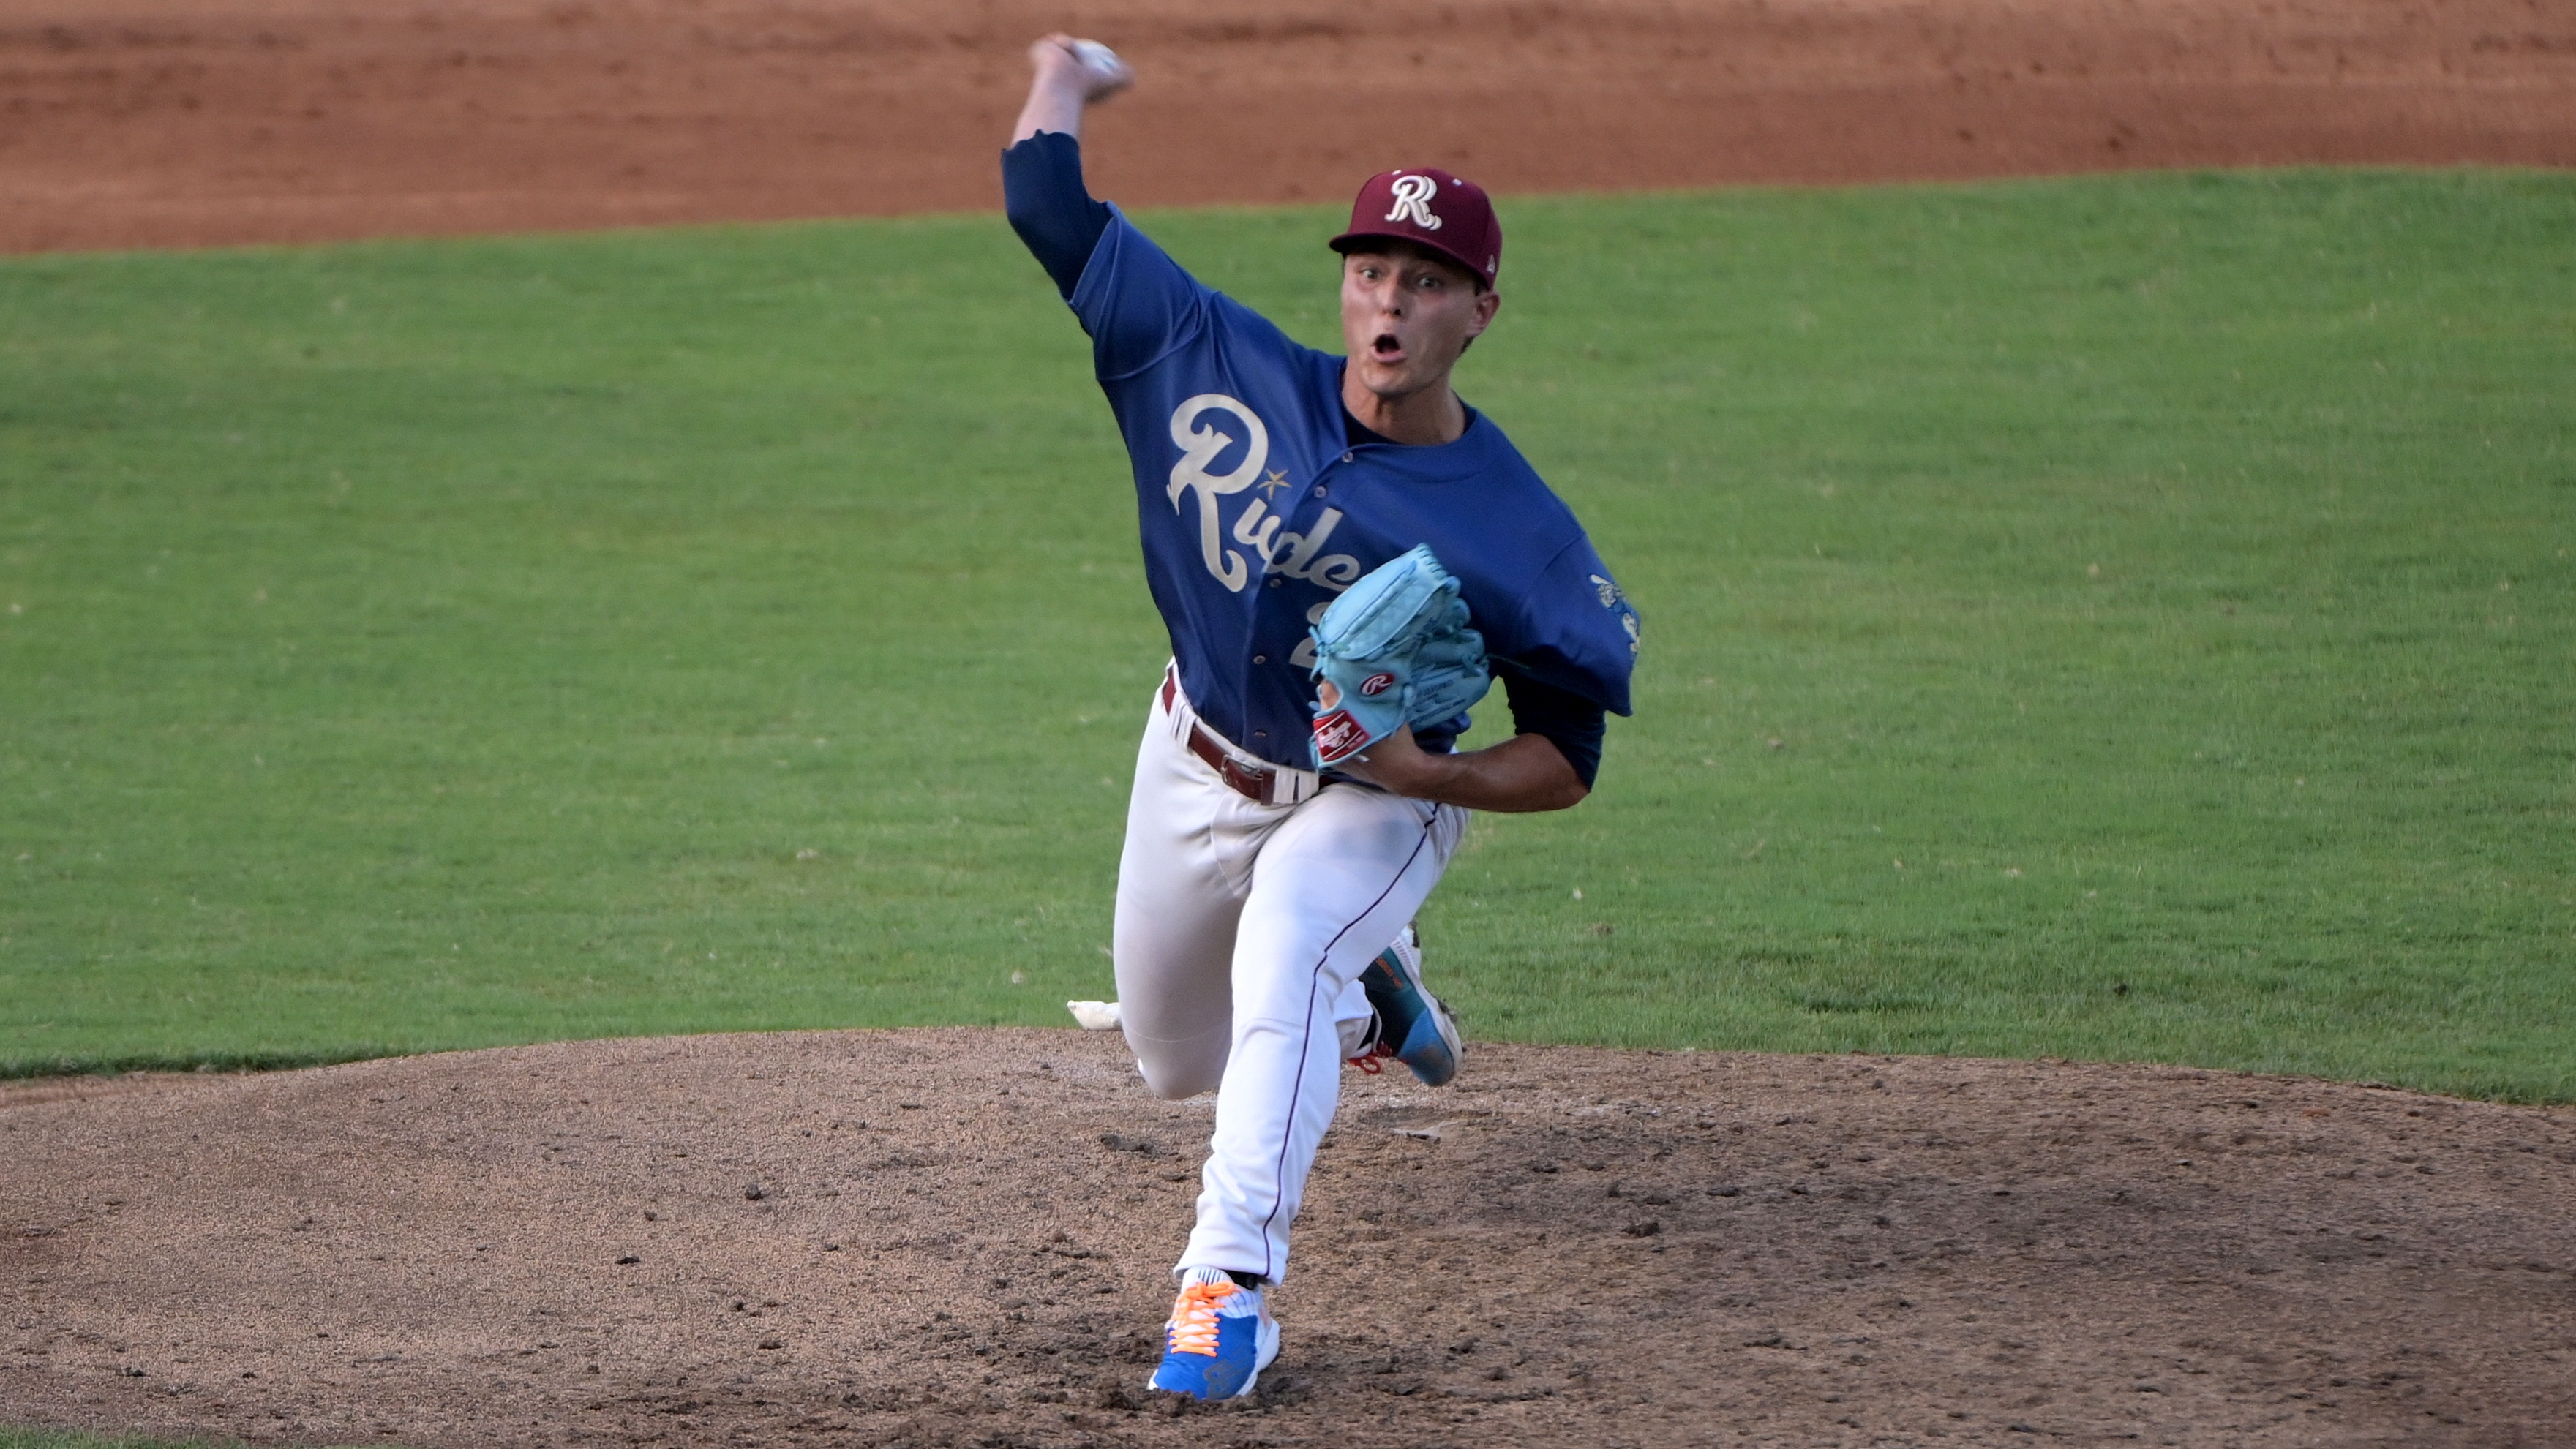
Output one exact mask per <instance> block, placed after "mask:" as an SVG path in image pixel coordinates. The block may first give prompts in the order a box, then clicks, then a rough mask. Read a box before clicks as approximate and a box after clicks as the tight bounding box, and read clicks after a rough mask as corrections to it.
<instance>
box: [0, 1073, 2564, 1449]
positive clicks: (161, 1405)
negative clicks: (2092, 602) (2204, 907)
mask: <svg viewBox="0 0 2576 1449" xmlns="http://www.w3.org/2000/svg"><path fill="white" fill-rule="evenodd" d="M1347 1084H1348V1089H1349V1090H1348V1093H1347V1095H1346V1097H1345V1100H1344V1102H1343V1105H1342V1109H1341V1116H1340V1119H1339V1125H1338V1126H1337V1127H1336V1128H1335V1129H1334V1132H1333V1134H1332V1136H1331V1138H1330V1139H1328V1140H1327V1141H1326V1143H1325V1146H1324V1150H1323V1155H1322V1158H1321V1160H1320V1163H1319V1165H1318V1167H1317V1169H1316V1173H1315V1179H1314V1183H1313V1191H1312V1194H1311V1200H1310V1201H1309V1203H1308V1205H1307V1208H1306V1212H1305V1216H1304V1219H1303V1221H1302V1222H1301V1223H1300V1225H1299V1228H1298V1238H1297V1243H1298V1249H1299V1257H1298V1259H1297V1263H1296V1266H1295V1268H1294V1270H1293V1272H1292V1275H1291V1277H1290V1279H1289V1281H1288V1282H1287V1284H1286V1285H1285V1286H1284V1287H1283V1288H1281V1289H1280V1290H1279V1292H1278V1295H1277V1302H1278V1306H1279V1312H1280V1316H1281V1318H1282V1320H1283V1321H1284V1323H1285V1325H1286V1330H1287V1347H1286V1350H1285V1352H1284V1353H1283V1354H1282V1355H1281V1357H1280V1360H1279V1362H1278V1364H1277V1365H1276V1366H1275V1367H1273V1368H1272V1369H1271V1370H1270V1371H1269V1372H1268V1373H1266V1374H1265V1375H1263V1378H1262V1382H1261V1392H1260V1393H1259V1395H1258V1396H1257V1397H1255V1398H1253V1399H1251V1400H1249V1401H1246V1402H1243V1403H1241V1404H1237V1405H1231V1406H1227V1407H1224V1408H1217V1409H1208V1408H1191V1409H1188V1410H1187V1411H1186V1412H1181V1406H1180V1405H1179V1404H1177V1403H1176V1402H1174V1401H1168V1400H1162V1399H1159V1398H1156V1399H1148V1398H1147V1396H1145V1395H1143V1394H1142V1393H1141V1392H1140V1391H1139V1386H1140V1385H1141V1384H1142V1382H1143V1381H1144V1378H1145V1376H1146V1374H1147V1373H1148V1371H1149V1369H1150V1365H1151V1363H1152V1360H1153V1358H1154V1355H1155V1351H1156V1348H1157V1344H1158V1337H1159V1327H1160V1323H1161V1320H1162V1316H1163V1312H1164V1309H1165V1307H1166V1304H1167V1299H1168V1296H1169V1294H1170V1291H1171V1286H1170V1278H1169V1276H1168V1270H1169V1268H1170V1266H1171V1262H1172V1258H1173V1256H1174V1255H1175V1253H1176V1252H1177V1251H1178V1250H1179V1247H1180V1245H1181V1242H1182V1240H1183V1237H1184V1236H1185V1234H1186V1231H1187V1228H1188V1226H1189V1221H1190V1204H1191V1199H1192V1197H1193V1195H1194V1193H1195V1191H1196V1186H1195V1175H1196V1169H1197V1167H1198V1162H1199V1154H1200V1149H1201V1144H1202V1142H1203V1141H1204V1138H1205V1134H1206V1131H1207V1127H1208V1120H1209V1106H1208V1104H1207V1103H1206V1102H1205V1101H1198V1102H1188V1103H1179V1104H1171V1103H1162V1102H1157V1101H1155V1100H1153V1099H1152V1098H1150V1097H1148V1096H1147V1095H1146V1094H1145V1092H1144V1090H1143V1088H1142V1086H1141V1085H1140V1084H1139V1083H1138V1082H1137V1081H1136V1079H1135V1077H1134V1075H1133V1073H1132V1072H1131V1071H1130V1070H1129V1068H1128V1067H1127V1065H1126V1063H1125V1060H1124V1057H1123V1054H1122V1052H1121V1051H1120V1048H1119V1043H1118V1042H1117V1041H1116V1039H1115V1038H1111V1037H1102V1036H1083V1035H1078V1034H1075V1033H1071V1032H1045V1031H1003V1032H991V1031H962V1030H961V1031H912V1032H848V1033H806V1034H798V1035H788V1036H734V1037H707V1038H692V1039H685V1040H660V1041H625V1042H600V1043H584V1044H576V1045H566V1046H546V1047H531V1048H526V1049H520V1050H511V1051H490V1052H474V1053H466V1054H458V1055H452V1056H439V1057H427V1058H418V1059H411V1060H401V1061H383V1062H368V1063H362V1064H358V1065H353V1066H345V1067H335V1068H330V1069H326V1070H321V1071H310V1072H297V1073H291V1074H283V1075H277V1076H262V1077H231V1078H212V1077H183V1078H157V1079H138V1078H129V1079H126V1080H124V1081H121V1082H90V1083H63V1082H50V1083H41V1082H40V1083H32V1084H22V1085H19V1086H15V1087H11V1088H8V1089H7V1090H6V1091H5V1092H0V1161H5V1162H6V1164H7V1170H6V1172H5V1173H0V1229H5V1230H6V1233H7V1237H6V1239H5V1241H6V1245H7V1246H6V1248H5V1250H4V1251H5V1263H0V1270H5V1279H6V1282H7V1283H8V1288H9V1300H10V1301H9V1307H8V1310H7V1312H8V1317H7V1319H6V1321H5V1325H0V1326H5V1328H6V1330H7V1334H6V1337H5V1338H0V1422H18V1423H26V1422H38V1423H49V1424H61V1425H73V1426H86V1427H92V1428H99V1429H115V1430H149V1431H153V1432H156V1433H162V1434H172V1435H192V1436H193V1435H207V1436H219V1437H238V1438H241V1439H248V1440H253V1441H273V1440H294V1441H298V1442H305V1443H334V1444H342V1443H353V1442H371V1441H391V1442H399V1443H404V1444H410V1445H419V1446H433V1445H436V1446H444V1445H455V1446H474V1449H486V1446H493V1445H535V1444H561V1443H584V1442H601V1443H638V1444H647V1443H649V1444H675V1445H676V1444H692V1445H695V1444H705V1445H737V1444H739V1445H755V1444H758V1445H787V1444H815V1445H852V1444H865V1445H875V1444H893V1443H908V1444H913V1445H944V1444H958V1445H1041V1444H1044V1445H1055V1444H1063V1445H1074V1444H1156V1445H1160V1444H1171V1445H1183V1444H1186V1445H1191V1446H1215V1445H1235V1444H1297V1443H1312V1444H1330V1445H1344V1444H1354V1443H1368V1444H1387V1445H1409V1446H1410V1445H1434V1444H1450V1445H1476V1446H1487V1449H1489V1446H1499V1445H1519V1444H1528V1445H1540V1444H1545V1445H1599V1444H1628V1445H1640V1446H1643V1445H1685V1444H1688V1445H1700V1444H1732V1443H1736V1442H1742V1441H1755V1442H1759V1441H1765V1440H1770V1441H1777V1442H1783V1443H1793V1444H1800V1445H1822V1444H1851V1445H1863V1444H1933V1443H1950V1444H1958V1443H1995V1444H2005V1443H2009V1444H2026V1443H2027V1444H2036V1443H2041V1442H2048V1443H2081V1444H2093V1443H2103V1442H2110V1441H2121V1442H2137V1443H2146V1444H2156V1443H2168V1444H2230V1445H2256V1444H2285V1445H2286V1444H2338V1445H2352V1444H2372V1443H2382V1442H2395V1441H2397V1440H2401V1439H2402V1440H2404V1441H2406V1442H2408V1443H2429V1444H2459V1445H2471V1444H2475V1445H2506V1444H2530V1445H2539V1444H2570V1443H2576V1366H2571V1364H2570V1361H2569V1359H2570V1354H2571V1351H2572V1350H2576V1277H2571V1272H2570V1270H2571V1268H2576V1114H2571V1113H2569V1112H2567V1111H2564V1110H2553V1109H2530V1108H2510V1107H2498V1106H2487V1105H2479V1104H2473V1103H2461V1102H2453V1101H2447V1100H2442V1099H2438V1098H2428V1097H2419V1096H2414V1095H2410V1094H2404V1093H2399V1092H2392V1091H2381V1090H2371V1089H2365V1088H2359V1087H2341V1086H2329V1085H2323V1084H2319V1083H2314V1082H2306V1081H2286V1080H2272V1079H2263V1078H2251V1077H2234V1076H2226V1075H2218V1074H2211V1073H2202V1072H2189V1071H2175V1070H2170V1069H2163V1068H2144V1067H2089V1066H2067V1065H2051V1064H2028V1063H2014V1062H1982V1061H1944V1060H1918V1059H1910V1058H1909V1059H1878V1058H1864V1057H1804V1058H1781V1057H1759V1056H1727V1055H1694V1054H1688V1053H1682V1054H1659V1053H1635V1052H1605V1051H1587V1050H1574V1049H1542V1048H1530V1047H1492V1046H1479V1047H1477V1048H1475V1049H1474V1050H1473V1051H1472V1053H1471V1054H1470V1060H1469V1063H1468V1070H1467V1073H1466V1075H1465V1076H1464V1077H1463V1078H1462V1079H1461V1081H1460V1083H1459V1085H1457V1086H1456V1087H1453V1088H1451V1089H1449V1090H1446V1091H1442V1092H1430V1091H1426V1090H1422V1089H1420V1088H1418V1087H1416V1086H1415V1085H1414V1084H1413V1083H1412V1082H1411V1081H1410V1080H1406V1079H1399V1078H1397V1077H1393V1076H1390V1077H1380V1078H1374V1079H1371V1078H1363V1077H1360V1076H1358V1075H1356V1074H1352V1075H1350V1076H1349V1077H1348V1078H1347Z"/></svg>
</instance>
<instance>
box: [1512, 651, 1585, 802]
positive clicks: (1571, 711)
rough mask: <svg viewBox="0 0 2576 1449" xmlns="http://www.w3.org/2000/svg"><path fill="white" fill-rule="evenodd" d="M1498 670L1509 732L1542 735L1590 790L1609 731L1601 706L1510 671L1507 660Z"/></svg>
mask: <svg viewBox="0 0 2576 1449" xmlns="http://www.w3.org/2000/svg"><path fill="white" fill-rule="evenodd" d="M1498 672H1499V673H1500V674H1501V677H1502V681H1503V697H1504V698H1505V699H1506V700H1508V701H1510V703H1511V709H1512V733H1514V734H1521V735H1543V736H1545V737H1546V739H1547V742H1548V743H1549V744H1552V745H1554V746H1556V752H1557V753H1558V754H1560V755H1563V756H1565V762H1566V763H1567V764H1568V765H1571V766H1573V767H1574V776H1575V778H1576V779H1578V780H1581V781H1582V782H1583V788H1584V789H1586V790H1589V789H1591V788H1592V782H1593V781H1594V780H1595V779H1596V778H1598V777H1599V775H1600V774H1601V737H1602V736H1603V735H1604V734H1606V733H1608V724H1607V722H1606V720H1605V719H1604V718H1603V711H1602V708H1601V706H1599V705H1597V704H1594V703H1593V702H1592V701H1591V700H1588V699H1585V698H1584V697H1583V696H1582V695H1579V694H1576V693H1574V692H1573V691H1572V690H1566V689H1559V688H1557V687H1556V686H1555V685H1553V684H1542V683H1540V682H1539V681H1537V680H1535V679H1532V678H1530V677H1529V676H1527V675H1524V674H1516V673H1513V672H1512V670H1511V666H1510V665H1509V664H1508V663H1506V664H1505V665H1504V666H1503V668H1502V669H1501V670H1500V671H1498Z"/></svg>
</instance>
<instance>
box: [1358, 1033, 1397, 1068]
mask: <svg viewBox="0 0 2576 1449" xmlns="http://www.w3.org/2000/svg"><path fill="white" fill-rule="evenodd" d="M1394 1055H1395V1048H1394V1047H1393V1046H1391V1045H1389V1044H1388V1043H1386V1042H1384V1041H1378V1042H1374V1043H1372V1044H1371V1045H1370V1046H1369V1049H1368V1050H1366V1051H1364V1052H1361V1053H1360V1054H1359V1055H1358V1056H1355V1057H1353V1058H1351V1065H1352V1066H1355V1067H1357V1068H1359V1069H1360V1070H1361V1071H1363V1072H1365V1073H1367V1074H1368V1075H1370V1076H1372V1077H1374V1076H1376V1075H1378V1074H1379V1073H1381V1072H1383V1071H1385V1070H1386V1067H1385V1065H1384V1063H1385V1061H1386V1059H1387V1058H1388V1057H1391V1056H1394Z"/></svg>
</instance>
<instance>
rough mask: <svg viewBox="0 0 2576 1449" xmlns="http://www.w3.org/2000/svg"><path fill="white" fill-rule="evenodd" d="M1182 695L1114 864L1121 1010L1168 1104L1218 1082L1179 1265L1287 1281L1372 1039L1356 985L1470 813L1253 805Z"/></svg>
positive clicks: (1158, 719) (1344, 800)
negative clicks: (1316, 1173)
mask: <svg viewBox="0 0 2576 1449" xmlns="http://www.w3.org/2000/svg"><path fill="white" fill-rule="evenodd" d="M1166 698H1167V696H1166V695H1165V693H1164V692H1163V691H1162V690H1161V689H1159V688H1158V689H1157V690H1156V692H1155V700H1154V708H1153V711H1152V713H1151V715H1150V717H1149V718H1148V720H1147V722H1146V726H1145V739H1144V743H1143V744H1142V746H1141V747H1139V749H1138V750H1137V752H1136V786H1135V791H1134V793H1133V794H1132V795H1131V796H1130V798H1129V800H1128V805H1127V845H1126V850H1125V853H1124V854H1123V855H1122V856H1121V857H1120V858H1119V862H1118V914H1117V924H1116V928H1115V929H1116V936H1115V944H1114V946H1113V948H1112V955H1113V956H1114V957H1115V960H1116V965H1117V975H1118V1008H1119V1013H1120V1018H1121V1022H1122V1025H1123V1026H1124V1027H1125V1029H1126V1033H1127V1044H1128V1046H1129V1047H1130V1048H1131V1049H1132V1050H1134V1052H1135V1053H1136V1064H1137V1066H1138V1068H1139V1069H1140V1070H1142V1071H1143V1073H1144V1076H1145V1084H1146V1086H1148V1087H1149V1088H1151V1089H1152V1090H1153V1092H1154V1094H1155V1095H1157V1096H1160V1097H1167V1098H1181V1097H1188V1096H1193V1095H1196V1094H1197V1093H1200V1092H1204V1091H1207V1090H1208V1089H1210V1088H1214V1089H1216V1094H1217V1099H1216V1131H1215V1135H1214V1136H1213V1137H1212V1138H1211V1139H1210V1141H1209V1144H1208V1146H1209V1151H1208V1159H1207V1166H1206V1167H1205V1168H1204V1169H1203V1170H1202V1171H1201V1173H1200V1189H1199V1201H1198V1225H1197V1227H1196V1228H1195V1229H1194V1230H1193V1231H1192V1232H1191V1234H1190V1242H1189V1247H1188V1249H1187V1250H1186V1251H1184V1252H1183V1253H1182V1254H1181V1260H1180V1266H1182V1267H1207V1268H1223V1269H1228V1270H1231V1271H1236V1272H1244V1273H1257V1274H1260V1275H1261V1276H1262V1277H1264V1278H1268V1279H1271V1280H1273V1281H1276V1280H1278V1279H1279V1278H1281V1277H1282V1276H1284V1274H1285V1272H1286V1270H1287V1266H1288V1225H1289V1224H1290V1223H1291V1222H1293V1221H1295V1219H1296V1216H1297V1208H1298V1205H1299V1203H1300V1202H1302V1201H1303V1200H1304V1197H1305V1190H1306V1173H1307V1170H1308V1169H1309V1168H1311V1167H1312V1166H1313V1165H1314V1161H1315V1149H1316V1146H1317V1145H1318V1144H1319V1143H1321V1142H1322V1141H1323V1138H1324V1129H1325V1128H1326V1127H1328V1126H1330V1125H1331V1124H1332V1120H1333V1107H1334V1104H1335V1103H1336V1101H1338V1100H1339V1097H1340V1094H1341V1071H1342V1062H1343V1060H1344V1059H1345V1058H1346V1057H1349V1056H1351V1055H1352V1054H1354V1053H1356V1052H1357V1051H1358V1050H1359V1046H1360V1037H1361V1034H1362V1033H1364V1032H1365V1031H1366V1030H1367V1026H1368V1020H1369V1005H1368V997H1367V995H1366V993H1365V992H1363V991H1362V990H1361V989H1360V985H1359V973H1360V972H1361V970H1362V969H1364V968H1365V967H1366V966H1367V965H1368V963H1369V962H1370V961H1371V960H1373V959H1375V957H1376V956H1377V953H1378V952H1380V951H1383V950H1385V949H1386V947H1387V946H1388V944H1389V943H1391V942H1392V941H1394V940H1395V938H1396V937H1397V936H1398V935H1400V934H1402V933H1403V931H1404V928H1405V925H1406V924H1407V923H1408V922H1410V921H1411V920H1412V919H1413V916H1414V913H1415V912H1416V911H1418V910H1420V909H1421V906H1422V903H1423V901H1424V900H1425V899H1426V898H1428V897H1429V896H1430V894H1431V888H1432V887H1433V886H1435V885H1437V884H1439V882H1440V874H1441V872H1442V871H1443V870H1445V869H1446V868H1447V867H1448V864H1449V857H1450V855H1451V853H1452V852H1454V851H1455V850H1456V849H1457V848H1458V841H1459V839H1460V837H1461V836H1462V835H1463V834H1464V833H1465V831H1466V828H1467V812H1466V811H1465V810H1462V809H1460V808H1458V807H1457V806H1454V805H1434V804H1431V803H1429V802H1427V801H1421V800H1408V799H1405V798H1404V797H1402V796H1398V795H1390V794H1387V793H1385V792H1384V791H1380V790H1375V789H1371V788H1369V787H1367V786H1364V785H1357V784H1348V783H1334V784H1329V785H1326V786H1324V787H1323V789H1322V790H1321V791H1319V792H1317V793H1316V794H1315V795H1314V796H1313V797H1312V798H1310V799H1307V800H1305V801H1304V802H1302V803H1300V804H1295V805H1268V804H1263V803H1261V802H1258V801H1255V800H1251V799H1248V798H1246V797H1245V796H1243V795H1241V794H1238V793H1237V792H1236V791H1235V790H1233V789H1232V788H1230V787H1229V786H1227V785H1226V784H1225V782H1224V781H1223V780H1221V779H1219V778H1218V776H1217V772H1216V771H1215V770H1213V769H1211V768H1210V767H1209V766H1208V764H1207V762H1206V761H1204V760H1202V759H1200V758H1199V757H1198V756H1197V755H1194V754H1192V753H1191V752H1190V750H1189V747H1188V742H1189V731H1190V727H1191V725H1192V724H1193V723H1194V722H1195V716H1194V714H1193V713H1192V711H1191V709H1190V706H1189V700H1188V697H1187V696H1186V695H1184V694H1182V693H1181V692H1180V691H1179V690H1178V689H1177V688H1175V689H1173V690H1172V691H1171V692H1170V694H1169V695H1168V700H1169V703H1168V704H1167V703H1166ZM1245 758H1246V759H1247V760H1248V759H1249V757H1245Z"/></svg>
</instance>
